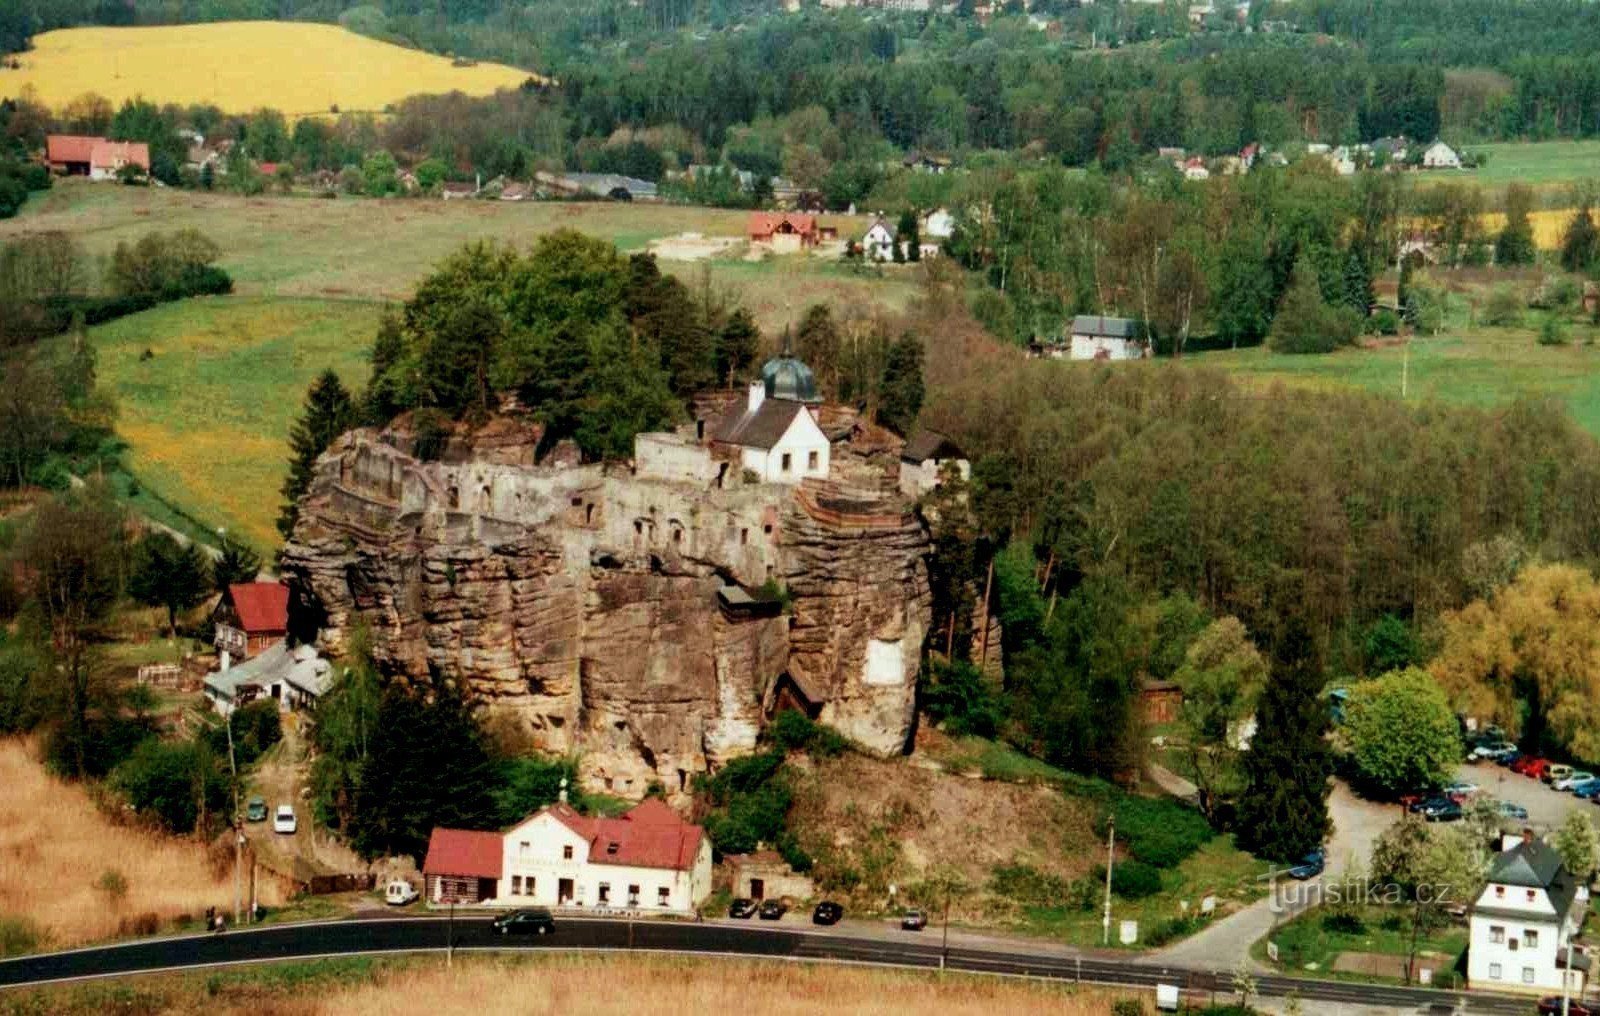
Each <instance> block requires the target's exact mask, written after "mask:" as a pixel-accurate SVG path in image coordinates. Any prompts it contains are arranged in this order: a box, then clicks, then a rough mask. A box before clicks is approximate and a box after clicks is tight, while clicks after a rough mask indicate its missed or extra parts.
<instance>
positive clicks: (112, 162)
mask: <svg viewBox="0 0 1600 1016" xmlns="http://www.w3.org/2000/svg"><path fill="white" fill-rule="evenodd" d="M89 165H91V166H93V167H95V168H96V169H116V168H117V167H118V166H121V165H134V166H138V167H140V168H141V169H143V170H144V171H145V172H146V173H148V172H150V146H149V145H147V144H145V143H144V142H143V141H104V140H97V141H95V143H94V147H93V148H91V149H90V150H89Z"/></svg>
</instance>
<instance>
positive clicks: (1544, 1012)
mask: <svg viewBox="0 0 1600 1016" xmlns="http://www.w3.org/2000/svg"><path fill="white" fill-rule="evenodd" d="M1539 1016H1561V996H1560V995H1551V996H1550V997H1548V998H1541V999H1539ZM1567 1016H1597V1013H1596V1011H1595V1008H1594V1005H1593V1004H1592V1003H1585V1002H1580V1001H1578V1000H1577V999H1575V998H1574V999H1568V1000H1567Z"/></svg>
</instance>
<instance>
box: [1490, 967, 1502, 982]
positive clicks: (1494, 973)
mask: <svg viewBox="0 0 1600 1016" xmlns="http://www.w3.org/2000/svg"><path fill="white" fill-rule="evenodd" d="M1499 979H1500V964H1498V963H1491V964H1489V980H1491V981H1498V980H1499Z"/></svg>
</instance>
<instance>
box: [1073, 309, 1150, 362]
mask: <svg viewBox="0 0 1600 1016" xmlns="http://www.w3.org/2000/svg"><path fill="white" fill-rule="evenodd" d="M1068 334H1069V335H1070V347H1069V348H1070V350H1071V356H1072V359H1074V360H1142V359H1144V358H1145V357H1146V356H1148V355H1149V346H1148V345H1147V344H1146V342H1145V341H1144V329H1143V328H1142V327H1141V326H1140V324H1139V322H1137V321H1134V320H1132V319H1131V318H1121V317H1106V316H1104V315H1102V314H1079V315H1078V316H1077V317H1075V318H1073V319H1072V325H1071V328H1070V331H1069V333H1068Z"/></svg>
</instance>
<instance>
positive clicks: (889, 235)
mask: <svg viewBox="0 0 1600 1016" xmlns="http://www.w3.org/2000/svg"><path fill="white" fill-rule="evenodd" d="M897 242H898V241H897V240H896V238H895V231H894V227H893V226H891V225H889V222H888V220H887V219H883V218H879V219H876V220H875V221H874V222H873V223H872V225H871V226H868V227H867V231H866V233H865V234H864V235H863V236H862V237H861V253H862V256H864V257H865V258H866V259H867V260H868V261H893V260H894V248H895V244H896V243H897Z"/></svg>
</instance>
